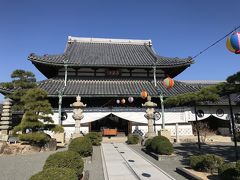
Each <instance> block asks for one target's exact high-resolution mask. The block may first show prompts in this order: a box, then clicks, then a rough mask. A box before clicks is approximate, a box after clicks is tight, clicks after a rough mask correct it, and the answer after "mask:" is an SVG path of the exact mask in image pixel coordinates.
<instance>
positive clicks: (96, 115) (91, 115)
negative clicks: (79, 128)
mask: <svg viewBox="0 0 240 180" xmlns="http://www.w3.org/2000/svg"><path fill="white" fill-rule="evenodd" d="M109 114H111V112H88V113H83V115H84V118H83V119H82V120H81V124H82V123H89V122H93V121H96V120H99V119H102V118H104V117H106V116H108V115H109Z"/></svg>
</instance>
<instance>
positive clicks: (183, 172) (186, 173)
mask: <svg viewBox="0 0 240 180" xmlns="http://www.w3.org/2000/svg"><path fill="white" fill-rule="evenodd" d="M176 172H177V173H179V174H181V175H182V176H184V177H186V178H188V179H191V180H204V179H202V178H201V177H199V176H197V175H195V174H193V173H191V172H190V171H188V170H187V169H186V168H184V167H177V168H176Z"/></svg>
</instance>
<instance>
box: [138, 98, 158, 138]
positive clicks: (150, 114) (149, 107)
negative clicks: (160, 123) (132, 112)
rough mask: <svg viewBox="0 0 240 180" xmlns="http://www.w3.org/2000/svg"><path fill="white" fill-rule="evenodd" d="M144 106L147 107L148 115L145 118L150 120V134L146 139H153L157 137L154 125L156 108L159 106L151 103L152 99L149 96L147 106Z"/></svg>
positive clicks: (148, 133)
mask: <svg viewBox="0 0 240 180" xmlns="http://www.w3.org/2000/svg"><path fill="white" fill-rule="evenodd" d="M142 106H145V107H147V110H146V114H145V115H144V116H145V118H147V120H148V132H147V133H146V134H145V138H152V137H154V136H156V133H155V132H154V127H153V123H154V118H155V116H154V112H155V110H154V107H156V106H157V104H156V103H154V102H151V97H150V96H148V97H147V102H146V103H145V104H143V105H142Z"/></svg>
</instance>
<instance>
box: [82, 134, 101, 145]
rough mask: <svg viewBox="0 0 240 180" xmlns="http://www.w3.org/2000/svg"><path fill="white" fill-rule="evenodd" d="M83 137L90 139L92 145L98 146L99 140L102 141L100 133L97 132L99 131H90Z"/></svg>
mask: <svg viewBox="0 0 240 180" xmlns="http://www.w3.org/2000/svg"><path fill="white" fill-rule="evenodd" d="M85 137H86V138H89V139H90V141H91V143H92V145H94V146H99V145H101V142H102V133H99V132H90V133H88V134H86V136H85Z"/></svg>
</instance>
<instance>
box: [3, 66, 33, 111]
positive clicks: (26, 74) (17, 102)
mask: <svg viewBox="0 0 240 180" xmlns="http://www.w3.org/2000/svg"><path fill="white" fill-rule="evenodd" d="M11 78H12V82H7V83H1V86H2V87H3V88H6V89H9V90H11V93H10V94H7V95H6V96H7V97H9V98H11V99H12V100H13V102H14V104H13V110H15V111H22V110H23V109H24V107H23V106H24V104H23V102H22V101H21V97H23V96H24V94H26V92H27V90H29V89H31V88H34V87H36V86H37V84H36V78H35V75H34V74H33V73H32V72H30V71H25V70H21V69H17V70H15V71H13V72H12V74H11Z"/></svg>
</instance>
